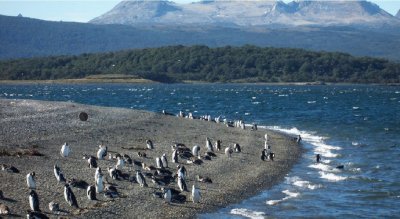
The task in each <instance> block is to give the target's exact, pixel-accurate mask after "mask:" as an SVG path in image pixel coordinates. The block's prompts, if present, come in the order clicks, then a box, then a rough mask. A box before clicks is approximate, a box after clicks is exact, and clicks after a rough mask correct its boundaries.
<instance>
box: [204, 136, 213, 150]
mask: <svg viewBox="0 0 400 219" xmlns="http://www.w3.org/2000/svg"><path fill="white" fill-rule="evenodd" d="M206 147H207V151H210V152H214V149H213V145H212V143H211V141H210V139H209V138H208V137H207V138H206Z"/></svg>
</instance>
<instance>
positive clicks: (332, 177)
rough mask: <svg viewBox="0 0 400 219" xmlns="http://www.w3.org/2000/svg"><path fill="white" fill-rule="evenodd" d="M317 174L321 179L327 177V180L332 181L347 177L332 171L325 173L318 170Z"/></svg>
mask: <svg viewBox="0 0 400 219" xmlns="http://www.w3.org/2000/svg"><path fill="white" fill-rule="evenodd" d="M319 175H320V176H321V178H323V179H327V180H329V181H334V182H337V181H342V180H345V179H347V177H346V176H339V175H336V174H334V173H326V172H324V171H319Z"/></svg>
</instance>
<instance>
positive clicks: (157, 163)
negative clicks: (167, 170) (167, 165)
mask: <svg viewBox="0 0 400 219" xmlns="http://www.w3.org/2000/svg"><path fill="white" fill-rule="evenodd" d="M156 166H157V168H158V169H162V168H164V167H163V164H162V162H161V159H160V158H159V157H156Z"/></svg>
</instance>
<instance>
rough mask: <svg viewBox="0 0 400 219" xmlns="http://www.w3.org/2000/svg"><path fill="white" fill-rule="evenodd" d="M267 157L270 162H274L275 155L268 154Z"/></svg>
mask: <svg viewBox="0 0 400 219" xmlns="http://www.w3.org/2000/svg"><path fill="white" fill-rule="evenodd" d="M267 156H268V159H269V160H271V161H274V158H275V153H273V152H269V153H268V154H267Z"/></svg>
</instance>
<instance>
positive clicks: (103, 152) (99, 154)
mask: <svg viewBox="0 0 400 219" xmlns="http://www.w3.org/2000/svg"><path fill="white" fill-rule="evenodd" d="M107 151H108V148H107V146H103V145H99V150H98V151H97V159H99V160H104V158H105V157H106V156H107Z"/></svg>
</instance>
